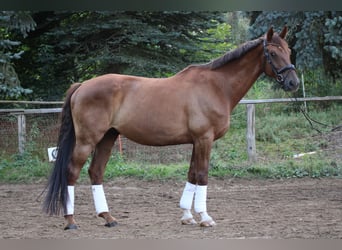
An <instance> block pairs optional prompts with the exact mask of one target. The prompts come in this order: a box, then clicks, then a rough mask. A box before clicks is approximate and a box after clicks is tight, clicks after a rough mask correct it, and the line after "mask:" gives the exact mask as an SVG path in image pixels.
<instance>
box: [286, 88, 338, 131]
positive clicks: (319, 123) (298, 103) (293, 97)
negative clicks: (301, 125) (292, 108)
mask: <svg viewBox="0 0 342 250" xmlns="http://www.w3.org/2000/svg"><path fill="white" fill-rule="evenodd" d="M289 98H290V99H294V103H295V105H296V106H297V108H298V110H299V111H300V112H301V113H302V114H303V116H304V117H305V119H306V120H307V121H308V122H309V124H310V127H311V129H313V130H316V131H317V132H318V133H320V134H322V133H323V132H322V131H321V130H319V129H318V128H317V127H315V126H314V123H315V124H318V125H321V126H324V127H328V128H330V129H331V130H330V131H335V130H337V129H339V128H342V124H341V125H337V126H332V125H329V124H326V123H323V122H320V121H317V120H316V119H313V118H312V117H311V116H310V115H309V113H308V112H307V111H306V110H304V109H303V108H302V106H301V104H300V101H298V99H297V97H296V96H290V95H289Z"/></svg>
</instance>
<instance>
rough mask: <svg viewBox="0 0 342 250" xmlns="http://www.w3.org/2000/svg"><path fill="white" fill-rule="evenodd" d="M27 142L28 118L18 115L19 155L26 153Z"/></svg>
mask: <svg viewBox="0 0 342 250" xmlns="http://www.w3.org/2000/svg"><path fill="white" fill-rule="evenodd" d="M25 142H26V118H25V115H24V114H19V115H18V149H19V154H23V153H24V151H25Z"/></svg>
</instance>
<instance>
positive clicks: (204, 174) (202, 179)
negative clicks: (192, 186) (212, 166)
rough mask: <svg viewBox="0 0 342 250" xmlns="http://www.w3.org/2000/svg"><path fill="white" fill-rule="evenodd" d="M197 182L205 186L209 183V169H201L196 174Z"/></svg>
mask: <svg viewBox="0 0 342 250" xmlns="http://www.w3.org/2000/svg"><path fill="white" fill-rule="evenodd" d="M196 179H197V184H198V185H201V186H204V185H207V184H208V170H201V171H198V172H197V175H196Z"/></svg>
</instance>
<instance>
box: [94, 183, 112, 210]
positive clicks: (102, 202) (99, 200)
mask: <svg viewBox="0 0 342 250" xmlns="http://www.w3.org/2000/svg"><path fill="white" fill-rule="evenodd" d="M91 190H92V193H93V199H94V205H95V210H96V214H97V215H99V214H101V213H103V212H108V211H109V209H108V205H107V200H106V196H105V193H104V190H103V185H92V186H91Z"/></svg>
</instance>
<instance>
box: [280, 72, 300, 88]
mask: <svg viewBox="0 0 342 250" xmlns="http://www.w3.org/2000/svg"><path fill="white" fill-rule="evenodd" d="M299 84H300V80H299V78H298V76H297V74H296V72H295V71H290V72H289V74H288V75H287V76H286V78H285V79H284V82H283V85H282V88H283V90H285V91H288V92H296V91H297V90H298V88H299Z"/></svg>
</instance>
